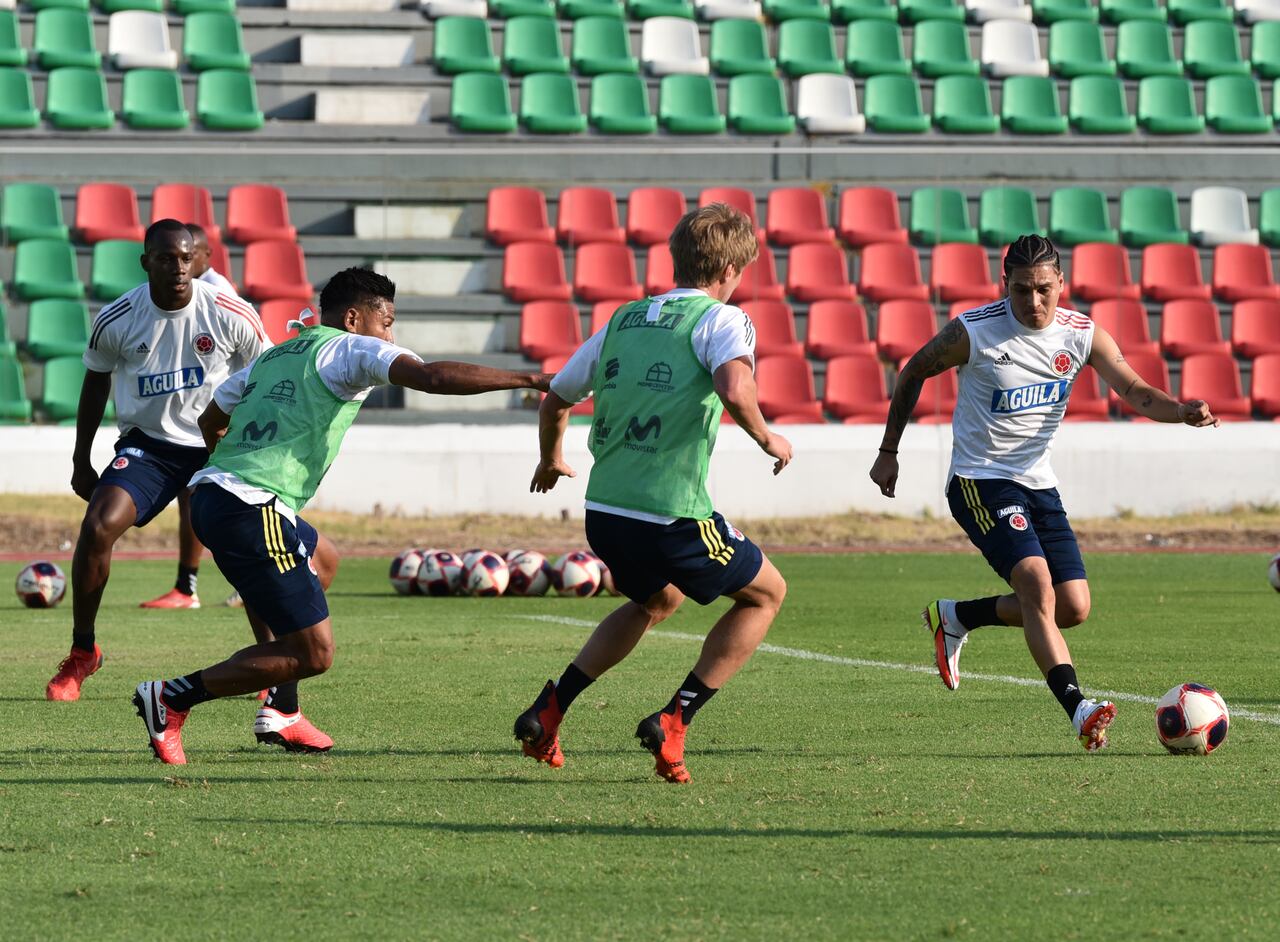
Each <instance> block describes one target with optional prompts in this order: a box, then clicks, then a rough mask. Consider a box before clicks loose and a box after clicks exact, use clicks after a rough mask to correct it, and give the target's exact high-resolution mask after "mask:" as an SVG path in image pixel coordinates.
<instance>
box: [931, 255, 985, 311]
mask: <svg viewBox="0 0 1280 942" xmlns="http://www.w3.org/2000/svg"><path fill="white" fill-rule="evenodd" d="M929 287H930V288H931V289H932V291H933V293H934V294H935V295H936V296H937V297H939V298H941V299H942V300H943V301H960V300H963V299H965V298H977V299H979V300H981V301H994V300H995V299H996V298H998V297H1000V294H1001V292H1000V288H999V286H998V285H996V283H995V282H994V281H992V280H991V263H990V262H989V261H988V260H987V250H986V249H985V248H983V247H982V246H981V245H976V244H970V243H967V242H944V243H942V244H941V245H935V246H934V247H933V257H932V259H931V261H930V265H929Z"/></svg>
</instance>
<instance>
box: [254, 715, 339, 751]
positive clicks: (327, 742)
mask: <svg viewBox="0 0 1280 942" xmlns="http://www.w3.org/2000/svg"><path fill="white" fill-rule="evenodd" d="M253 735H254V736H255V737H256V738H257V740H258V742H265V743H268V744H270V745H272V746H283V747H284V748H285V750H286V751H287V752H328V751H329V750H330V749H332V748H333V740H332V739H331V738H330V737H329V736H328V735H327V734H325V733H322V732H321V731H320V730H318V729H316V728H315V727H314V726H312V725H311V721H310V720H308V719H307V718H306V717H305V716H303V715H302V711H301V710H299V711H298V712H297V713H281V712H280V711H279V710H277V709H276V708H275V707H269V706H264V707H263V708H262V709H260V710H259V711H258V715H257V716H256V717H254V720H253Z"/></svg>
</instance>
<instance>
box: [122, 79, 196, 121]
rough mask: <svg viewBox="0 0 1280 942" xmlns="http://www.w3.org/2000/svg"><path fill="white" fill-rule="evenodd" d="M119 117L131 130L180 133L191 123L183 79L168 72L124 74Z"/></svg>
mask: <svg viewBox="0 0 1280 942" xmlns="http://www.w3.org/2000/svg"><path fill="white" fill-rule="evenodd" d="M120 117H122V118H123V119H124V123H125V124H127V125H129V127H131V128H139V129H147V130H151V129H170V130H178V129H181V128H185V127H187V126H188V125H189V124H190V123H191V113H190V112H189V111H187V107H186V103H185V101H184V100H183V95H182V79H181V78H179V77H178V73H177V72H169V71H167V70H165V69H130V70H129V71H128V72H126V73H125V74H124V90H123V92H122V93H121V106H120Z"/></svg>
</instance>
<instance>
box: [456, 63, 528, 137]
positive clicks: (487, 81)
mask: <svg viewBox="0 0 1280 942" xmlns="http://www.w3.org/2000/svg"><path fill="white" fill-rule="evenodd" d="M449 120H450V121H451V122H452V123H453V126H454V127H455V128H457V129H458V130H459V131H480V132H486V133H502V132H504V131H514V130H515V129H516V116H515V115H514V114H512V112H511V93H510V92H509V91H508V90H507V80H506V79H505V78H503V77H502V76H501V75H494V74H493V73H491V72H464V73H463V74H462V75H458V76H455V77H454V79H453V90H452V94H451V95H450V101H449Z"/></svg>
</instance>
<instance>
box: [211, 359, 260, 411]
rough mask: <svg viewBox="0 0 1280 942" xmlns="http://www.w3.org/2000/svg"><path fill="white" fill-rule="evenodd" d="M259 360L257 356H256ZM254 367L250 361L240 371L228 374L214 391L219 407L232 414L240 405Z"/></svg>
mask: <svg viewBox="0 0 1280 942" xmlns="http://www.w3.org/2000/svg"><path fill="white" fill-rule="evenodd" d="M254 362H255V363H256V362H257V358H256V357H255V358H254ZM252 369H253V363H250V364H249V365H248V366H246V367H245V368H244V369H242V370H241V371H240V372H238V373H232V374H231V375H230V376H228V377H227V378H226V379H225V380H224V381H223V383H222V385H221V386H219V387H218V388H217V389H215V390H214V391H213V401H214V404H215V405H217V407H218V408H219V409H221V410H222V411H223V412H225V413H226V414H227V415H230V414H231V413H232V411H233V410H234V409H235V407H236V406H238V405H240V400H241V399H243V398H244V387H245V384H246V383H247V382H248V381H249V371H250V370H252Z"/></svg>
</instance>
